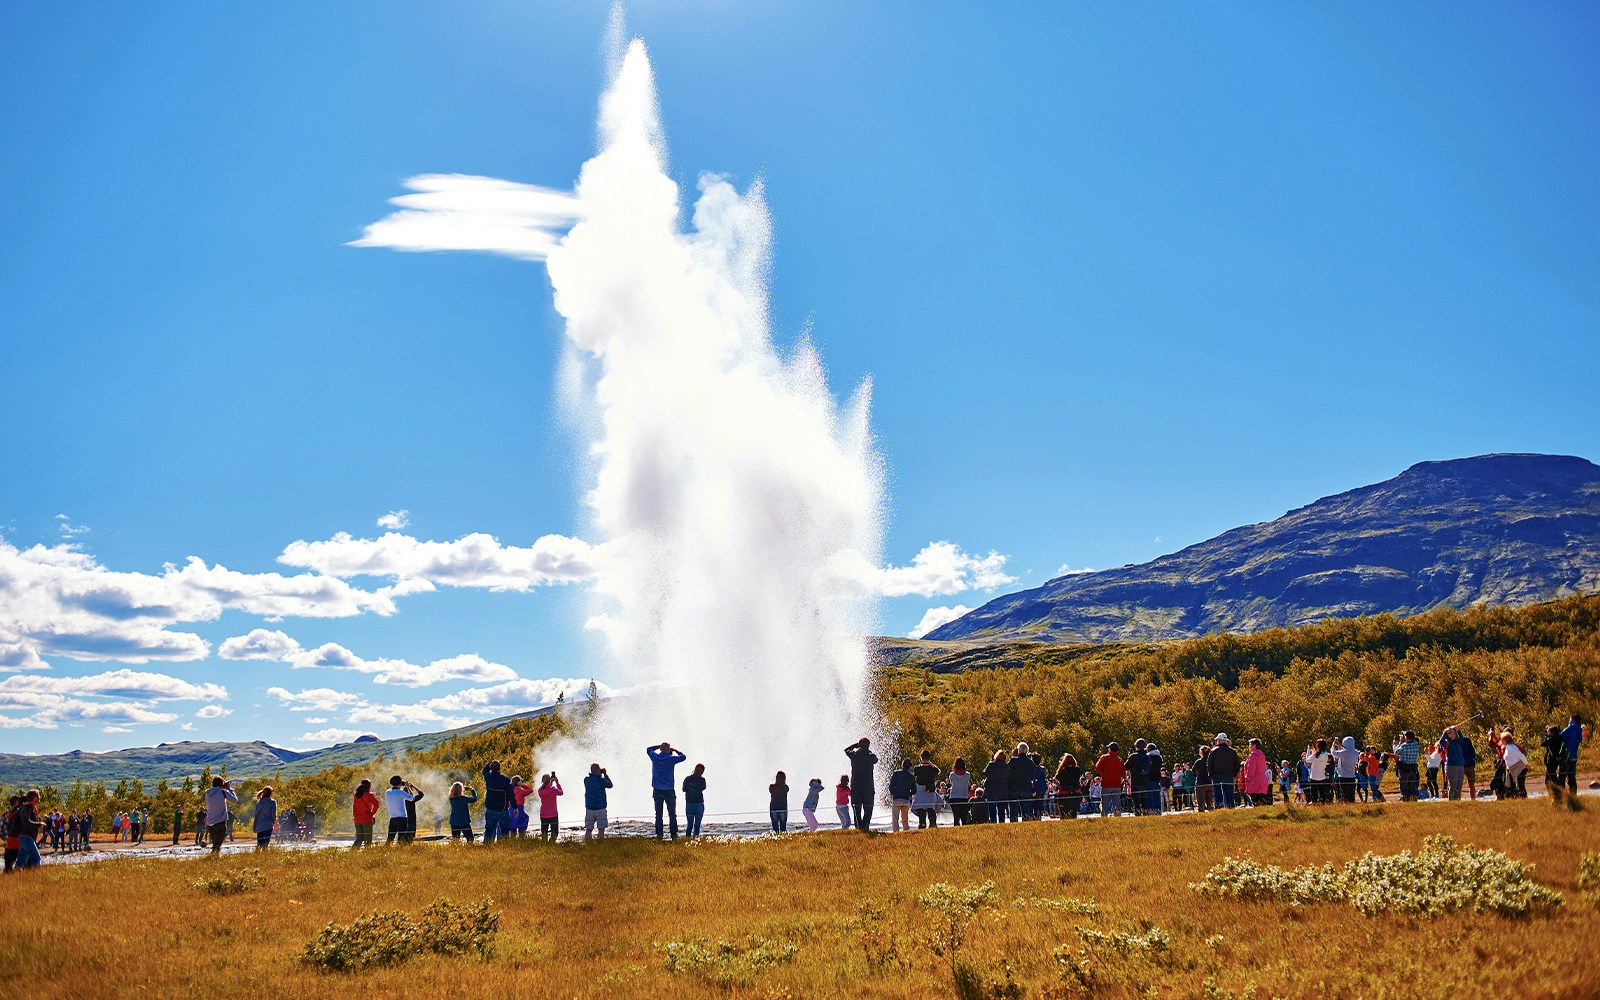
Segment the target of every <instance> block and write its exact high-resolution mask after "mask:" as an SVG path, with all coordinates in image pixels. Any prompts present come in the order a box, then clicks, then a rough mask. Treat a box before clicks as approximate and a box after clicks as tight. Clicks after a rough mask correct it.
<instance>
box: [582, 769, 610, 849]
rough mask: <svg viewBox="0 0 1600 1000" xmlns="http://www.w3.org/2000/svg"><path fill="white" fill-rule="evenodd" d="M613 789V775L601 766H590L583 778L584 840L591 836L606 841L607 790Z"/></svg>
mask: <svg viewBox="0 0 1600 1000" xmlns="http://www.w3.org/2000/svg"><path fill="white" fill-rule="evenodd" d="M610 787H611V775H609V774H607V773H606V769H605V768H603V767H601V766H600V765H599V764H590V765H589V773H588V774H586V775H584V778H583V839H584V840H585V841H587V840H588V839H589V837H590V835H591V834H595V830H596V829H597V828H598V830H599V833H598V834H597V836H598V837H599V838H600V839H601V840H604V839H606V789H608V788H610Z"/></svg>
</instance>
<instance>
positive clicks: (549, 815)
mask: <svg viewBox="0 0 1600 1000" xmlns="http://www.w3.org/2000/svg"><path fill="white" fill-rule="evenodd" d="M565 794H567V793H566V792H564V791H562V790H561V779H560V778H558V777H556V773H555V772H554V771H551V772H550V773H549V774H547V775H545V776H543V777H542V778H540V779H539V839H540V840H543V841H545V842H546V843H549V844H553V843H555V842H556V837H557V836H559V835H560V833H561V818H560V816H561V813H560V810H559V809H557V807H556V797H557V796H560V795H565Z"/></svg>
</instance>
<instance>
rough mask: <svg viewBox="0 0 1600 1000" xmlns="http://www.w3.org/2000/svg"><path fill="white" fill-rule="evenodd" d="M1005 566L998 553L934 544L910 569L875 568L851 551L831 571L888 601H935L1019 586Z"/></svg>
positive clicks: (838, 556)
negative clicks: (970, 551)
mask: <svg viewBox="0 0 1600 1000" xmlns="http://www.w3.org/2000/svg"><path fill="white" fill-rule="evenodd" d="M1005 565H1006V557H1005V556H1003V555H1001V554H1000V553H998V552H994V551H990V553H989V554H988V555H986V556H974V555H969V554H968V553H966V552H964V551H963V550H962V549H961V547H960V546H958V545H956V544H954V543H953V542H930V543H929V544H927V545H924V546H923V547H922V551H920V552H918V553H917V554H916V555H915V556H913V557H912V559H911V565H909V566H882V567H880V566H874V565H872V564H871V563H870V562H868V561H867V560H866V558H865V557H863V556H862V555H861V554H860V553H859V552H856V551H854V550H853V549H851V550H845V551H843V552H840V553H837V554H836V555H835V557H834V558H833V560H832V561H831V562H830V571H831V572H832V573H833V574H834V576H836V577H838V578H840V579H841V580H843V581H845V582H848V583H850V584H852V585H854V586H857V587H860V588H862V589H864V590H868V591H871V592H876V593H878V594H881V595H883V596H884V597H908V596H913V595H915V596H917V597H935V596H949V595H952V594H959V593H961V592H963V591H967V590H993V589H995V588H996V587H1001V586H1004V585H1006V584H1008V583H1015V582H1016V577H1014V576H1009V575H1007V574H1006V572H1005Z"/></svg>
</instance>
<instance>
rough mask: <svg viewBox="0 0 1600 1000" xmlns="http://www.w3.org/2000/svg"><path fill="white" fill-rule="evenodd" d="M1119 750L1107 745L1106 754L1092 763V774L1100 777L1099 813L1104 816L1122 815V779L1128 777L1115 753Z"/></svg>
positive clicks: (1109, 744) (1118, 756)
mask: <svg viewBox="0 0 1600 1000" xmlns="http://www.w3.org/2000/svg"><path fill="white" fill-rule="evenodd" d="M1120 749H1122V748H1121V747H1119V746H1117V745H1116V744H1115V743H1107V744H1106V752H1105V753H1103V754H1101V755H1100V759H1099V760H1097V761H1095V762H1094V772H1095V774H1097V775H1099V776H1100V812H1101V814H1102V815H1105V816H1121V815H1122V779H1123V778H1125V777H1127V776H1128V768H1127V765H1126V764H1124V763H1123V762H1122V755H1121V754H1119V753H1118V752H1117V751H1118V750H1120Z"/></svg>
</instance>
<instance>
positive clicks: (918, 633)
mask: <svg viewBox="0 0 1600 1000" xmlns="http://www.w3.org/2000/svg"><path fill="white" fill-rule="evenodd" d="M971 610H972V609H971V608H969V607H967V606H966V605H965V604H957V605H956V606H955V607H953V608H929V609H928V610H926V611H924V612H923V613H922V620H921V621H919V622H917V625H916V628H913V629H912V630H911V631H909V632H907V633H906V638H907V639H920V638H922V637H923V636H925V635H927V634H928V633H929V632H932V631H933V630H934V629H936V628H938V627H939V626H941V625H948V624H950V623H951V622H953V621H955V620H956V619H957V618H960V617H961V616H962V615H964V614H966V613H967V612H969V611H971Z"/></svg>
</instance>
